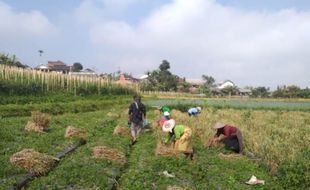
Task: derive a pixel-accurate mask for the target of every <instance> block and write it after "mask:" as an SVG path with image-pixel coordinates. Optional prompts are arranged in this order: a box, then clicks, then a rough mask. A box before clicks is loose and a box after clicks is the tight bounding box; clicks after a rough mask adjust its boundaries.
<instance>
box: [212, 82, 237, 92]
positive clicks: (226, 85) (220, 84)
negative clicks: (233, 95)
mask: <svg viewBox="0 0 310 190" xmlns="http://www.w3.org/2000/svg"><path fill="white" fill-rule="evenodd" d="M235 86H236V85H235V83H233V82H232V81H231V80H225V81H223V82H220V83H219V84H218V85H217V87H216V88H217V89H219V90H222V89H224V88H227V87H235Z"/></svg>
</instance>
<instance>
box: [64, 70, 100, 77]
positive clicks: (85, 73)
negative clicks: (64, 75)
mask: <svg viewBox="0 0 310 190" xmlns="http://www.w3.org/2000/svg"><path fill="white" fill-rule="evenodd" d="M69 75H72V76H89V77H97V76H98V75H97V73H96V72H95V71H93V70H91V69H85V70H82V71H80V72H69Z"/></svg>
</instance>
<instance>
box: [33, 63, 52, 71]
mask: <svg viewBox="0 0 310 190" xmlns="http://www.w3.org/2000/svg"><path fill="white" fill-rule="evenodd" d="M34 69H35V70H39V71H44V72H48V71H49V68H48V66H46V65H43V64H41V65H38V66H36V67H35V68H34Z"/></svg>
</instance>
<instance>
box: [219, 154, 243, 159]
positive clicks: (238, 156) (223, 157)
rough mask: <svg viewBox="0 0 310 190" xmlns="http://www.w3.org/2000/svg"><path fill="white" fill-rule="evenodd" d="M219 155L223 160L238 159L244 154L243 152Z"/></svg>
mask: <svg viewBox="0 0 310 190" xmlns="http://www.w3.org/2000/svg"><path fill="white" fill-rule="evenodd" d="M218 157H219V158H220V159H221V160H237V159H240V158H242V155H241V154H234V153H232V154H223V153H219V154H218Z"/></svg>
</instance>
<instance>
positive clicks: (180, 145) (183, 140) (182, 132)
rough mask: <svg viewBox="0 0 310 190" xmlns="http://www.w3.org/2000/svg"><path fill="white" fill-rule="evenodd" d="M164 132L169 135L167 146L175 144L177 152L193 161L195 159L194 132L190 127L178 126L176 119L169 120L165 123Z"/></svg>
mask: <svg viewBox="0 0 310 190" xmlns="http://www.w3.org/2000/svg"><path fill="white" fill-rule="evenodd" d="M162 130H163V131H164V132H168V133H169V135H168V136H167V138H166V139H165V141H164V143H165V144H168V143H174V146H173V148H174V149H175V150H177V151H179V152H182V153H184V154H185V155H186V156H187V157H189V158H190V159H191V160H192V159H193V156H194V154H193V147H192V130H191V129H190V128H189V127H187V126H184V125H179V124H178V125H176V124H175V120H174V119H169V120H168V121H165V123H164V125H163V126H162Z"/></svg>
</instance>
